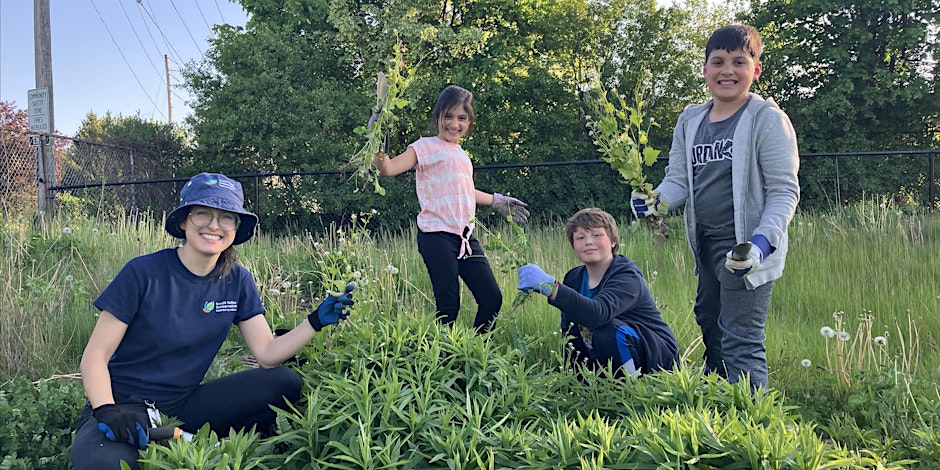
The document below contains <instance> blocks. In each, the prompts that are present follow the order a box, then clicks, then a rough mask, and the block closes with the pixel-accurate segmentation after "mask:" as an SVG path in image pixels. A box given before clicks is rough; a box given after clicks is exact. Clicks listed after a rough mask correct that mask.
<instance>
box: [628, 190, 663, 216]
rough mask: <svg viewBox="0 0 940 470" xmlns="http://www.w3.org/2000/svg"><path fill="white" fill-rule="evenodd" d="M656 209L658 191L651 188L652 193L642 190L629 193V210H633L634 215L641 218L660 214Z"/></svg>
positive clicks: (657, 207) (657, 206) (657, 205)
mask: <svg viewBox="0 0 940 470" xmlns="http://www.w3.org/2000/svg"><path fill="white" fill-rule="evenodd" d="M658 209H659V191H656V190H653V192H652V194H646V193H644V192H643V191H633V192H631V193H630V210H632V211H633V216H634V217H636V218H638V219H642V218H645V217H655V216H657V215H662V214H661V213H660V212H659V210H658Z"/></svg>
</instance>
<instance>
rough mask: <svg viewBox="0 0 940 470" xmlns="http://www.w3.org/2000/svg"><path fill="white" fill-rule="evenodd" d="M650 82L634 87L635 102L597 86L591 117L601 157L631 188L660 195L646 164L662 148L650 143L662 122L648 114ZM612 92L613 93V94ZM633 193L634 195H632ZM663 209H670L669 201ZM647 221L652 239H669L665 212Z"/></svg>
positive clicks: (651, 161) (651, 195)
mask: <svg viewBox="0 0 940 470" xmlns="http://www.w3.org/2000/svg"><path fill="white" fill-rule="evenodd" d="M645 88H646V85H645V84H643V83H640V84H638V85H637V87H636V89H634V90H633V96H632V100H633V103H632V105H631V104H628V103H627V100H626V99H625V98H624V97H623V95H621V94H619V93H617V90H611V91H610V92H608V91H607V90H605V89H603V88H597V89H595V90H594V91H595V95H596V97H595V100H596V101H594V102H593V104H594V113H595V117H589V119H590V120H591V123H590V127H591V138H592V139H594V144H595V145H597V150H598V152H600V154H601V159H603V160H604V161H605V162H607V163H608V164H609V165H610V167H611V168H613V169H614V170H616V171H617V172H618V173H620V177H621V178H623V180H624V181H625V182H626V183H627V184H628V185H629V186H630V189H631V191H637V192H641V193H644V194H646V195H648V196H650V197H653V198H656V197H657V196H658V193H657V192H656V191H655V190H654V189H653V185H652V184H651V183H649V182H647V180H646V176H645V175H644V174H643V173H644V172H643V168H644V167H649V166H652V165H653V164H654V163H656V159H657V158H658V157H659V153H660V151H659V150H658V149H656V148H655V147H653V146H652V145H650V143H649V130H650V128H652V127H655V126H657V125H658V124H657V123H656V122H655V121H652V120H648V119H647V118H646V117H645V116H644V114H643V113H644V110H643V94H644V90H645ZM608 95H613V96H612V98H611V97H609V96H608ZM631 197H632V196H631ZM660 206H661V207H660V210H661V211H662V212H664V213H665V212H666V211H667V210H668V207H667V206H666V204H665V203H661V204H660ZM645 222H646V225H647V227H649V229H650V231H651V232H652V236H653V238H652V241H653V243H654V244H656V245H662V244H663V243H665V241H666V236H667V234H666V224H665V222H664V221H663V217H662V216H655V217H646V218H645Z"/></svg>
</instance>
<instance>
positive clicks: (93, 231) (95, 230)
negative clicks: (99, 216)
mask: <svg viewBox="0 0 940 470" xmlns="http://www.w3.org/2000/svg"><path fill="white" fill-rule="evenodd" d="M91 233H93V234H95V235H98V228H97V227H95V228H93V229H91Z"/></svg>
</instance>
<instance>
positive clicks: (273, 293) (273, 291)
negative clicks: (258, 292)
mask: <svg viewBox="0 0 940 470" xmlns="http://www.w3.org/2000/svg"><path fill="white" fill-rule="evenodd" d="M268 292H270V293H271V295H281V291H280V290H278V289H274V288H271V289H268Z"/></svg>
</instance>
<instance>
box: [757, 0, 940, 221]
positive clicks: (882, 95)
mask: <svg viewBox="0 0 940 470" xmlns="http://www.w3.org/2000/svg"><path fill="white" fill-rule="evenodd" d="M751 3H752V5H751V6H752V11H751V13H750V14H748V15H746V22H748V23H750V24H752V25H753V26H755V27H756V28H758V29H759V30H760V31H761V33H762V35H763V36H764V46H765V47H764V53H763V55H762V58H761V59H762V61H763V64H764V73H763V74H762V75H761V77H760V80H759V81H758V82H756V83H755V89H756V91H758V92H760V93H763V94H764V95H765V96H770V97H773V98H774V99H776V100H777V102H778V103H779V104H780V106H781V108H782V109H784V110H785V111H786V112H787V114H789V116H790V119H791V121H793V124H794V127H795V129H796V134H797V136H798V138H799V145H800V151H801V152H804V153H808V152H850V151H879V150H902V149H924V148H935V147H936V142H937V141H936V139H937V127H936V125H937V116H938V113H940V95H938V94H937V93H935V89H936V86H937V83H938V77H940V75H938V72H940V65H938V63H937V61H935V60H933V59H932V57H935V56H936V55H937V53H938V52H940V41H938V40H937V39H938V38H937V25H938V20H940V16H938V14H940V8H938V3H937V1H936V0H915V1H908V2H897V1H890V0H887V1H846V2H829V1H824V0H811V1H801V2H791V1H785V0H773V1H766V2H758V1H753V2H751ZM805 163H806V165H804V166H803V167H801V168H800V175H801V179H807V180H808V181H809V183H810V184H803V187H804V191H803V193H804V197H803V201H806V202H808V203H815V207H816V208H820V207H821V208H826V205H825V203H826V201H828V202H829V203H830V204H842V203H844V202H845V201H857V200H859V199H861V195H862V194H863V193H864V192H869V193H876V194H885V193H890V192H893V191H896V190H898V188H901V187H917V186H918V183H919V180H920V178H921V177H922V176H923V175H924V174H925V172H926V165H925V163H924V161H923V158H910V159H905V158H896V157H884V158H881V157H865V158H858V157H847V158H837V159H810V160H806V161H805ZM826 175H839V177H840V179H842V180H843V181H852V182H853V184H852V185H848V186H851V187H848V186H847V185H842V186H841V187H835V186H834V185H832V184H831V183H830V182H828V181H822V182H820V183H821V184H820V183H817V181H816V179H817V178H822V177H825V176H826ZM833 191H837V192H835V193H834V192H833ZM922 202H925V201H923V200H922ZM801 205H803V203H802V202H801Z"/></svg>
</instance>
